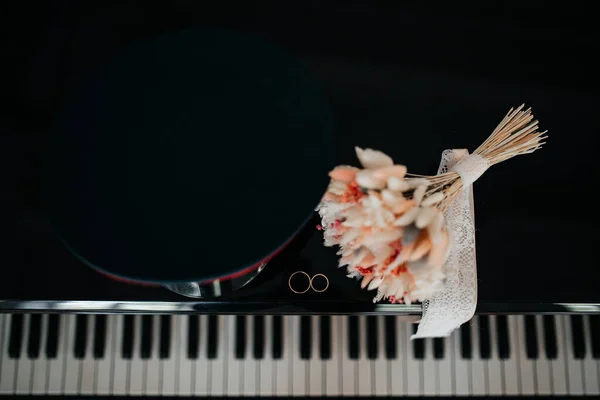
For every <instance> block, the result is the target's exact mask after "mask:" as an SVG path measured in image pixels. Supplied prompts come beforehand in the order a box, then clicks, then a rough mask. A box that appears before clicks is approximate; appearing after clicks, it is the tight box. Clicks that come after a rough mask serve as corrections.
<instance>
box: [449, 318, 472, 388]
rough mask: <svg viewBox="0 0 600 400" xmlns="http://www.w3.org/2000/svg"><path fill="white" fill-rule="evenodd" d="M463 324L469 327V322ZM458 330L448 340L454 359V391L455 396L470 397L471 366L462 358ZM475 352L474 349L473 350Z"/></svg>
mask: <svg viewBox="0 0 600 400" xmlns="http://www.w3.org/2000/svg"><path fill="white" fill-rule="evenodd" d="M465 324H467V325H470V324H471V322H470V321H469V322H465ZM460 335H461V331H460V329H457V330H455V331H454V332H452V335H451V336H450V339H451V340H452V342H453V346H452V349H453V354H452V357H453V359H454V374H453V378H454V390H455V393H456V395H457V396H470V395H471V393H472V390H471V387H472V384H471V379H472V376H471V364H470V362H469V361H470V360H467V359H465V358H463V357H462V348H461V344H460ZM474 350H475V349H474Z"/></svg>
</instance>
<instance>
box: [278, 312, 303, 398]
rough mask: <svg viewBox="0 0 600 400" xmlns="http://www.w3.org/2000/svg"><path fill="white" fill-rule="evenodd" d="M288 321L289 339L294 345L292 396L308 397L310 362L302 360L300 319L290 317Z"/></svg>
mask: <svg viewBox="0 0 600 400" xmlns="http://www.w3.org/2000/svg"><path fill="white" fill-rule="evenodd" d="M286 320H287V321H288V335H289V336H288V337H289V339H290V344H291V345H292V347H291V349H290V350H291V351H290V353H291V354H290V355H291V357H290V360H291V362H292V382H291V386H292V396H306V394H307V386H308V361H306V360H302V359H301V358H300V317H299V316H297V315H290V316H288V317H286V318H285V319H284V321H286Z"/></svg>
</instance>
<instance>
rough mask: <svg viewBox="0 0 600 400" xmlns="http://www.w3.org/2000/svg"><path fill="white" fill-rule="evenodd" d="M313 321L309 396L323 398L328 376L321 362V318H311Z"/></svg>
mask: <svg viewBox="0 0 600 400" xmlns="http://www.w3.org/2000/svg"><path fill="white" fill-rule="evenodd" d="M310 319H311V329H312V332H311V337H312V343H311V355H310V360H309V361H308V366H309V370H308V371H309V375H308V395H309V396H322V395H323V394H325V390H324V387H323V385H324V383H325V381H324V378H325V376H326V374H325V371H324V369H323V364H324V361H323V360H321V355H320V345H321V340H320V339H321V333H320V332H321V331H320V326H321V324H320V318H319V317H318V316H313V317H310Z"/></svg>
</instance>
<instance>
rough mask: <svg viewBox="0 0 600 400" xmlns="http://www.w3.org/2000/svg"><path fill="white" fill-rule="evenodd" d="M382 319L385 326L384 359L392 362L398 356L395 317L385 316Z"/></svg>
mask: <svg viewBox="0 0 600 400" xmlns="http://www.w3.org/2000/svg"><path fill="white" fill-rule="evenodd" d="M383 318H384V326H385V358H387V359H388V360H394V359H396V357H397V356H398V345H397V342H398V333H397V330H396V317H394V316H393V315H386V316H385V317H383Z"/></svg>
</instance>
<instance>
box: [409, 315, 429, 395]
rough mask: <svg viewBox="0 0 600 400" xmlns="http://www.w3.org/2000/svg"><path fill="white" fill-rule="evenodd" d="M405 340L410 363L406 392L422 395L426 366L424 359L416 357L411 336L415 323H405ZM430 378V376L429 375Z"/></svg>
mask: <svg viewBox="0 0 600 400" xmlns="http://www.w3.org/2000/svg"><path fill="white" fill-rule="evenodd" d="M403 325H404V332H405V341H406V356H407V360H408V363H407V365H406V392H407V394H408V395H409V396H421V395H422V394H423V388H424V382H423V379H424V378H425V376H424V372H425V369H424V366H423V360H422V359H418V358H415V352H414V350H413V345H414V344H413V343H412V340H410V337H411V336H412V334H413V324H412V323H405V324H403ZM427 378H428V377H427Z"/></svg>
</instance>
